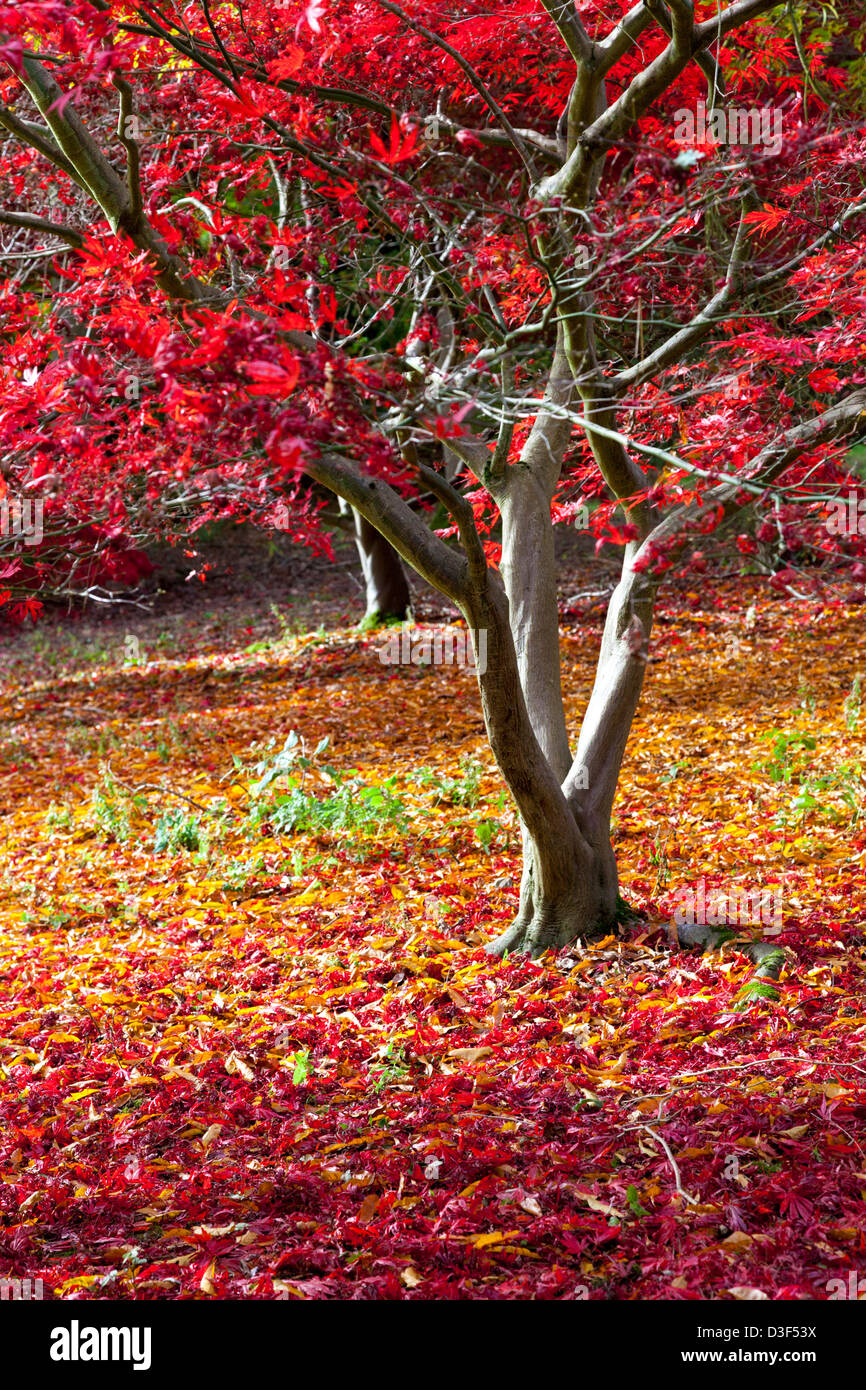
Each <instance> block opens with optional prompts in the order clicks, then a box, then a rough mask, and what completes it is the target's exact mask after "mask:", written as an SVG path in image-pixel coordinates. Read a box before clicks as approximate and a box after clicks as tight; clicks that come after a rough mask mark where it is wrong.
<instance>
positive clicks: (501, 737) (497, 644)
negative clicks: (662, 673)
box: [466, 488, 655, 956]
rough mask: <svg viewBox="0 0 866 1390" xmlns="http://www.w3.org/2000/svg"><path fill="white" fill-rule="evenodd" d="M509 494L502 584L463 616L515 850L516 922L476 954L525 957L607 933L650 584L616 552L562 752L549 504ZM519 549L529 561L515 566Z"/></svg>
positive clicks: (614, 913) (614, 912) (495, 583)
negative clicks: (600, 628)
mask: <svg viewBox="0 0 866 1390" xmlns="http://www.w3.org/2000/svg"><path fill="white" fill-rule="evenodd" d="M516 492H517V494H518V495H517V496H513V497H512V498H510V499H509V500H508V501H505V499H503V500H502V502H501V506H502V517H503V579H504V584H503V583H500V581H499V580H498V579H495V578H494V577H493V576H490V577H489V579H488V585H487V594H486V595H485V599H484V601H482V602H480V603H476V604H473V605H472V606H471V607H470V608H469V609H468V611H467V613H466V616H467V621H469V623H470V626H474V627H475V628H476V629H477V628H479V627H486V631H487V669H486V671H485V672H483V673H482V674H480V676H479V684H480V687H481V701H482V708H483V712H484V718H485V723H486V726H487V731H488V735H489V738H490V743H491V747H492V749H493V752H494V755H495V757H496V760H497V763H498V765H499V768H500V770H501V772H502V774H503V777H504V778H505V781H506V783H507V784H508V787H509V789H510V791H511V793H512V795H513V796H514V799H515V802H516V803H517V807H518V810H519V812H520V822H521V836H522V843H523V869H522V876H521V884H520V899H519V906H518V911H517V915H516V917H515V919H514V921H513V922H512V923H511V925H510V926H509V927H508V928H507V930H506V931H504V932H503V933H502V935H501V936H500V937H498V938H497V939H496V940H495V941H493V942H491V944H490V946H489V947H488V949H489V950H490V951H492V952H494V953H496V954H502V953H504V952H506V951H514V950H518V951H525V952H528V953H529V954H531V955H533V956H537V955H540V954H541V953H542V952H543V951H545V950H547V949H551V948H552V949H559V948H560V947H562V946H564V945H566V944H567V943H568V942H569V941H571V940H573V939H574V938H575V937H590V936H594V935H598V934H601V933H604V932H606V931H608V930H610V928H611V927H612V926H613V925H614V924H615V922H616V920H617V917H618V915H620V912H621V907H622V902H621V898H620V895H619V884H618V875H617V867H616V859H615V856H614V852H613V848H612V846H611V838H610V820H611V811H612V807H613V801H614V796H615V793H616V786H617V780H618V776H619V772H620V768H621V765H622V760H623V756H624V753H625V747H626V742H627V740H628V736H629V731H630V729H631V725H632V720H633V718H634V714H635V711H636V708H637V704H638V700H639V698H640V692H641V687H642V684H643V677H644V672H645V670H646V661H647V643H648V639H649V634H650V630H651V626H652V606H653V597H654V588H655V585H654V583H653V582H652V581H651V580H648V579H646V578H645V577H644V575H643V574H642V573H639V572H635V571H634V570H633V569H632V568H631V560H632V559H633V554H632V553H627V555H626V557H625V561H624V567H623V577H622V579H621V581H620V583H619V585H618V587H617V589H616V591H615V593H614V594H613V596H612V598H611V602H610V607H609V610H608V615H607V621H606V624H605V629H604V634H603V637H602V643H601V650H600V653H599V658H598V665H597V670H596V677H595V682H594V686H593V690H592V694H591V697H590V701H589V705H588V707H587V710H586V713H585V715H584V719H583V723H582V726H581V731H580V737H579V740H578V744H577V749H576V750H575V751H574V752H573V753H572V751H571V749H570V747H569V742H568V736H567V732H566V721H565V712H564V708H563V703H562V696H561V690H560V676H559V672H560V666H559V658H560V653H559V631H558V620H557V592H556V578H555V571H554V569H553V533H552V526H551V522H550V506H549V501H545V499H544V496H543V493H542V494H540V495H539V496H538V498H537V503H536V506H535V507H534V508H533V507H531V506H530V505H529V503H528V499H527V494H526V489H525V488H518V489H516ZM529 546H534V547H535V548H534V550H533V551H532V558H533V559H534V561H535V563H534V564H529V565H527V564H526V563H523V564H521V563H519V560H520V558H521V556H522V557H523V559H524V561H525V560H526V558H527V548H528V547H529ZM518 588H521V589H522V590H523V602H522V601H521V595H520V594H519V593H518V592H517V590H518ZM531 590H534V592H530V591H531Z"/></svg>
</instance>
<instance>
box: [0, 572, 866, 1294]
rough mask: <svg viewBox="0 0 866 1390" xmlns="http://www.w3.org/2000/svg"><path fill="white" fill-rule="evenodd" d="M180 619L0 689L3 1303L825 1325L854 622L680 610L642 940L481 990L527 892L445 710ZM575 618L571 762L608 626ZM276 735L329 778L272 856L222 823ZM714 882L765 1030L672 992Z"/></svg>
mask: <svg viewBox="0 0 866 1390" xmlns="http://www.w3.org/2000/svg"><path fill="white" fill-rule="evenodd" d="M340 582H342V581H340ZM702 582H703V581H702ZM288 587H291V585H289V586H288ZM208 594H209V600H208V601H209V603H210V604H211V605H212V606H210V607H206V608H203V606H202V604H201V603H199V602H196V603H195V604H189V603H188V602H187V601H186V600H180V599H179V600H177V602H176V606H175V607H172V603H173V602H174V600H170V601H169V602H167V603H166V604H165V605H164V607H163V608H162V610H161V611H160V613H158V614H157V615H155V616H153V617H142V616H140V615H139V616H137V618H136V623H137V624H138V626H133V625H132V624H131V623H130V624H128V625H127V624H125V623H124V622H123V621H121V622H120V623H118V620H117V619H113V620H112V621H111V622H107V623H104V624H97V625H94V624H91V625H89V626H88V625H77V626H75V627H72V628H69V627H66V628H64V629H63V635H61V634H60V633H59V632H54V633H51V632H50V631H49V629H42V630H39V629H37V630H36V632H35V633H33V634H29V635H21V636H19V637H17V638H15V639H13V640H11V641H10V642H8V643H7V645H6V648H5V651H4V682H3V685H2V688H0V721H2V723H0V738H2V741H0V810H2V816H0V852H2V875H3V876H2V880H0V1061H2V1099H0V1173H2V1187H0V1206H2V1213H3V1216H2V1219H3V1222H4V1225H3V1228H2V1234H0V1276H3V1275H17V1276H25V1275H28V1276H30V1277H31V1278H33V1277H40V1278H42V1279H43V1281H44V1285H45V1291H46V1296H49V1295H52V1296H57V1297H67V1298H69V1297H72V1298H74V1297H87V1298H93V1297H105V1298H177V1297H185V1298H188V1297H198V1298H213V1297H237V1296H243V1297H256V1296H259V1297H263V1298H273V1297H275V1296H276V1297H285V1298H294V1297H336V1298H383V1297H384V1298H399V1297H408V1298H412V1297H423V1298H430V1297H445V1298H450V1297H454V1298H476V1297H495V1298H515V1299H524V1298H532V1297H540V1298H580V1297H586V1296H588V1297H590V1298H614V1299H628V1298H672V1297H673V1298H676V1297H679V1298H701V1299H708V1298H709V1299H713V1298H732V1297H760V1296H768V1297H771V1298H772V1297H781V1298H800V1297H808V1298H814V1297H818V1298H824V1297H827V1296H828V1293H829V1292H832V1287H828V1284H829V1281H830V1280H832V1279H834V1278H841V1279H843V1280H847V1278H848V1274H849V1271H851V1270H855V1271H856V1270H857V1269H858V1268H861V1267H862V1264H863V1261H864V1254H863V1242H864V1233H866V1162H864V1154H863V1151H862V1144H863V1119H864V1116H866V1013H864V1009H863V1003H862V995H863V971H864V967H866V958H864V953H863V928H864V926H866V910H864V903H863V900H862V896H861V895H862V892H863V882H864V864H866V831H864V826H863V820H862V815H861V811H862V797H863V785H862V781H859V780H858V776H859V764H860V761H861V760H862V756H863V727H864V725H863V720H862V719H861V717H860V711H859V700H858V698H857V694H856V687H855V690H854V693H853V694H852V684H853V682H854V677H855V675H856V672H857V669H858V665H859V664H860V663H861V662H862V653H863V644H862V615H863V609H862V606H860V605H859V604H856V603H849V604H847V605H846V604H841V603H835V604H828V605H826V606H822V605H821V604H808V603H804V602H797V601H790V600H787V601H786V600H780V599H777V598H773V597H771V596H770V593H769V591H768V590H767V589H765V588H764V587H763V586H762V585H761V584H759V583H758V582H757V581H755V582H740V583H737V584H736V585H735V584H734V583H722V584H720V585H707V587H706V588H705V589H704V590H702V592H700V593H693V594H690V593H689V591H688V590H687V589H682V590H681V591H679V592H678V594H677V595H676V597H675V599H672V600H671V601H670V606H669V607H668V608H667V609H664V610H663V611H662V614H661V617H660V622H659V626H658V629H657V633H656V635H655V638H654V643H653V650H652V662H651V668H650V672H649V678H648V682H647V688H646V696H645V700H644V703H643V705H642V708H641V711H640V717H639V720H638V722H637V724H636V726H635V729H634V731H633V735H632V739H631V742H630V745H629V752H628V756H627V764H626V769H625V773H624V777H623V781H622V786H621V790H620V795H619V797H618V801H617V806H616V810H615V816H616V848H617V852H618V856H619V859H620V864H621V870H622V880H623V886H624V891H625V894H626V896H627V897H628V898H629V900H630V901H631V902H632V903H633V904H634V905H635V906H637V907H638V908H641V909H642V910H644V911H645V912H646V913H647V918H646V921H645V923H644V924H643V925H642V926H641V927H640V928H638V929H637V930H632V931H630V932H629V933H627V934H625V935H624V936H623V937H621V938H608V939H607V940H605V941H603V942H600V943H596V944H595V945H593V946H591V947H588V948H583V947H574V948H573V949H572V950H570V951H568V952H566V953H563V954H561V955H560V956H559V957H558V958H555V959H550V960H548V961H546V962H543V963H536V964H530V963H527V962H525V961H522V960H507V961H505V962H497V961H493V960H491V959H490V958H488V957H486V956H485V955H484V954H483V952H482V950H481V949H480V948H481V945H482V943H483V942H484V941H485V940H487V939H489V938H490V937H491V936H493V935H495V934H496V932H497V931H498V930H500V929H501V926H502V924H503V923H504V922H506V921H507V920H508V918H509V916H510V915H511V913H512V912H513V909H514V906H515V903H516V896H517V894H516V885H517V874H518V854H517V835H516V826H515V821H514V817H513V813H512V812H511V811H510V810H509V809H508V806H507V801H506V800H505V799H504V797H503V788H502V785H501V782H500V780H499V778H498V774H497V773H496V771H495V769H494V767H493V764H492V760H491V757H490V754H489V751H488V749H487V746H486V743H485V741H484V739H483V734H482V729H481V720H480V713H479V708H478V699H477V692H476V689H475V686H474V683H473V680H472V678H471V676H470V675H469V674H466V673H462V672H455V671H453V670H450V669H447V668H424V667H421V668H415V667H411V668H402V667H391V666H387V665H383V664H381V663H380V661H379V660H378V657H377V648H378V646H379V645H380V644H381V640H382V639H381V635H376V634H374V635H372V636H369V637H360V636H359V634H358V633H357V631H355V630H353V629H351V628H350V627H348V626H345V625H344V626H343V627H340V628H337V629H335V630H332V631H327V630H324V629H323V630H321V631H318V632H308V631H303V632H302V631H297V630H293V626H292V616H291V613H290V612H288V611H287V608H286V607H284V606H283V604H286V602H287V597H288V598H290V597H292V596H291V594H289V595H288V596H287V597H286V596H285V595H284V598H283V601H282V603H281V604H280V605H279V611H278V612H277V613H276V614H274V613H273V612H272V611H271V609H270V607H269V603H270V601H271V600H270V599H269V598H268V596H267V595H255V594H254V595H247V594H245V593H243V592H241V593H238V592H235V593H234V594H232V593H228V592H227V593H225V594H220V593H219V591H217V590H209V591H208ZM349 598H350V596H349V595H347V594H344V593H342V592H340V591H339V589H338V591H337V592H336V593H334V594H333V595H331V594H328V595H327V596H326V598H325V599H324V600H322V602H323V609H322V613H321V615H320V620H321V621H322V622H323V623H331V622H333V621H338V620H339V619H340V617H341V613H340V611H339V610H340V605H341V604H343V605H346V604H347V601H348V599H349ZM307 602H308V600H307V599H306V598H304V599H303V605H302V606H303V607H304V615H305V618H304V625H306V622H308V621H309V610H308V609H307V608H306V604H307ZM352 607H353V610H354V611H352V613H351V619H352V621H355V620H356V619H357V616H358V606H357V605H352ZM419 607H421V605H419ZM566 608H567V619H566V622H567V626H566V628H564V637H563V647H564V655H565V680H566V693H567V700H568V705H569V711H570V715H571V717H572V719H574V720H576V719H577V718H578V717H579V714H580V712H581V710H582V709H583V706H584V704H585V702H586V699H587V697H588V693H589V686H590V681H591V678H592V669H593V663H594V658H595V654H596V651H597V643H598V615H597V612H596V611H594V610H593V606H592V600H588V601H583V600H580V601H578V602H576V603H570V604H567V605H566ZM345 616H346V617H348V614H346V615H345ZM420 616H422V617H424V618H427V617H428V616H429V615H428V614H426V613H424V611H423V607H422V611H421V613H420ZM344 622H345V618H344ZM160 625H161V626H160ZM298 625H299V626H300V625H301V624H300V623H299V624H298ZM161 634H167V636H163V635H161ZM128 636H133V637H135V638H136V640H137V643H138V646H137V647H130V646H129V645H128V643H127V641H126V638H127V637H128ZM76 643H77V646H76ZM846 700H847V704H846ZM864 717H866V716H864ZM290 729H295V730H297V731H298V733H299V734H300V735H302V736H303V739H304V746H305V748H306V750H307V752H308V753H309V754H312V750H313V749H314V748H315V746H316V744H317V743H318V741H319V740H321V739H322V738H324V737H326V736H327V737H328V738H329V740H330V745H329V747H328V749H327V750H326V751H324V752H322V753H321V754H319V755H318V757H312V760H311V764H312V765H311V766H310V767H309V768H308V769H307V770H306V772H305V774H304V775H303V777H302V778H301V777H299V781H300V784H301V785H300V788H297V787H296V791H297V793H298V800H297V807H299V808H300V812H301V813H302V814H301V828H300V829H299V828H298V827H297V825H296V827H295V829H294V830H293V831H284V833H282V834H278V833H276V831H277V829H278V826H277V824H276V822H277V821H278V820H279V815H280V807H279V804H277V803H276V800H275V799H276V798H277V797H278V796H279V795H280V794H282V795H283V796H287V795H288V794H289V792H290V790H291V788H290V787H289V786H288V784H287V783H285V780H283V781H282V782H281V780H280V778H277V779H275V781H274V782H273V783H272V784H271V786H270V787H269V788H267V789H264V790H263V791H260V792H259V793H256V792H255V791H254V790H253V789H254V787H255V786H256V784H257V783H258V782H259V781H260V779H261V773H262V764H263V763H267V761H268V759H272V758H273V755H274V753H275V752H276V751H277V749H278V748H279V746H281V745H282V743H283V741H284V739H285V737H286V734H287V733H288V731H289V730H290ZM773 731H776V732H775V733H774V732H773ZM768 734H771V735H772V736H771V737H770V738H769V739H768V738H767V737H766V735H768ZM781 736H783V741H782V743H780V741H779V739H780V737H781ZM271 739H275V740H276V744H275V746H274V747H273V748H271V749H270V750H269V749H268V748H267V744H268V742H269V740H271ZM326 766H331V767H332V770H333V771H332V774H329V773H328V772H327V771H326V770H325V768H326ZM840 769H842V771H841V772H840ZM845 769H849V772H845V771H844V770H845ZM855 769H857V770H858V771H855ZM352 770H356V774H357V775H356V776H355V777H354V778H352ZM335 776H336V780H335ZM340 777H342V778H343V779H344V780H343V781H342V782H341V781H340V780H339V779H340ZM389 779H390V780H389ZM774 779H775V780H774ZM376 788H378V789H379V791H378V792H376V791H375V789H376ZM311 797H312V799H314V800H315V801H316V803H317V806H315V807H314V806H312V805H311ZM341 797H342V800H341ZM183 798H186V800H184V799H183ZM190 803H194V804H190ZM294 804H295V803H293V805H294ZM284 805H285V803H284ZM322 807H325V808H326V809H325V810H322V809H321V808H322ZM304 816H306V818H307V819H306V822H305V821H304V820H303V817H304ZM328 817H330V819H328ZM304 826H306V828H304ZM702 877H703V878H705V881H706V884H707V887H708V889H709V890H712V889H713V888H717V887H718V888H722V889H725V890H730V889H731V888H732V887H734V886H737V885H742V886H748V887H751V888H756V887H761V888H767V889H775V888H777V887H778V889H779V890H780V893H781V904H782V921H781V932H780V933H779V934H777V935H776V936H775V937H774V940H775V941H777V942H778V944H779V945H780V946H782V947H783V948H784V949H785V951H786V965H785V968H784V970H783V973H782V977H781V981H780V983H779V986H778V989H777V990H776V991H767V990H766V988H765V987H761V988H760V990H756V988H755V987H754V986H751V987H750V984H749V981H750V979H751V978H752V976H753V967H752V966H751V965H750V964H749V962H748V961H747V959H746V957H745V956H744V955H743V954H742V952H741V951H739V950H738V949H737V946H736V941H735V942H734V943H733V944H731V945H729V946H727V947H726V948H725V949H724V950H723V951H722V952H717V953H715V954H713V955H709V956H707V957H704V958H701V957H698V956H695V955H692V954H687V953H684V952H680V951H677V950H672V948H671V946H670V944H669V941H668V935H667V922H668V921H669V919H670V914H671V907H672V904H673V901H674V900H673V894H674V891H675V890H676V889H678V888H679V887H681V886H682V885H685V884H696V883H697V882H698V880H699V879H701V878H702ZM770 930H771V931H772V930H773V929H772V928H771V929H770ZM752 934H754V932H753V933H752ZM861 1272H862V1268H861Z"/></svg>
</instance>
